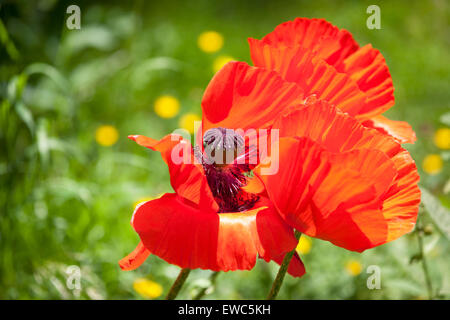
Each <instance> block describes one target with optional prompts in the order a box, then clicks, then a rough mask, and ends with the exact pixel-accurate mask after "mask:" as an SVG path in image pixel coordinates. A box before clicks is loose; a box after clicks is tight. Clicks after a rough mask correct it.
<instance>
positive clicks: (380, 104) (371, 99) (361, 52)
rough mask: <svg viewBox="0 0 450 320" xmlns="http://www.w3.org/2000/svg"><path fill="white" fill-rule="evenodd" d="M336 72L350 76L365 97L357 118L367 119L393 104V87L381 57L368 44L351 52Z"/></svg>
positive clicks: (387, 69)
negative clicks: (364, 102)
mask: <svg viewBox="0 0 450 320" xmlns="http://www.w3.org/2000/svg"><path fill="white" fill-rule="evenodd" d="M334 66H335V67H336V70H337V71H339V72H342V73H345V74H347V75H349V76H350V78H351V79H353V80H354V81H356V83H357V84H358V87H359V89H360V90H361V91H362V92H364V93H365V95H366V96H367V100H366V104H365V105H364V108H362V109H361V110H360V112H359V114H358V118H362V119H367V118H369V117H372V116H376V115H379V114H381V113H383V112H384V111H386V110H388V109H389V108H390V107H392V106H393V105H394V103H395V101H394V85H393V83H392V77H391V74H390V72H389V68H388V66H387V64H386V60H385V59H384V57H383V55H382V54H381V53H380V51H378V50H377V49H374V48H372V45H370V44H368V45H365V46H364V47H361V48H359V49H358V50H357V51H355V52H353V53H352V54H351V55H350V56H348V57H347V58H345V59H344V60H343V61H342V62H341V63H339V64H336V65H334Z"/></svg>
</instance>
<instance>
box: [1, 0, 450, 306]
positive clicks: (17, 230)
mask: <svg viewBox="0 0 450 320" xmlns="http://www.w3.org/2000/svg"><path fill="white" fill-rule="evenodd" d="M74 3H76V4H77V5H79V6H80V8H81V30H68V29H67V28H66V23H65V19H67V17H68V16H69V15H68V14H67V13H66V8H67V7H68V6H69V5H71V4H74ZM370 4H378V5H379V6H380V8H381V30H369V29H367V28H366V19H367V17H368V15H367V14H366V8H367V6H368V5H370ZM298 16H305V17H317V18H325V19H327V20H328V21H330V22H332V23H333V24H335V25H337V26H339V27H341V28H345V29H347V30H349V31H351V32H352V33H353V35H354V36H355V38H356V40H357V41H358V42H359V43H360V44H366V43H372V44H373V46H374V47H376V48H378V49H380V50H381V52H382V53H383V55H384V56H385V57H386V60H387V62H388V65H389V67H390V70H391V73H392V77H393V79H394V85H395V89H396V91H395V94H396V106H395V107H394V108H392V109H391V110H389V111H388V113H387V115H388V116H389V117H391V118H392V119H396V120H404V121H408V122H409V123H411V124H412V126H413V128H414V129H415V131H416V133H417V136H418V141H417V142H416V143H415V144H414V145H407V146H406V147H407V148H408V149H409V150H410V151H411V153H412V155H413V157H414V158H415V159H416V162H417V164H418V167H419V170H420V173H421V186H423V187H426V188H428V189H429V190H430V191H431V192H430V193H429V194H428V195H429V196H430V197H431V199H432V200H431V201H432V203H433V204H434V205H437V206H442V207H440V212H441V213H442V212H444V214H448V211H446V210H447V209H446V208H445V206H447V207H448V206H450V200H449V189H450V187H449V184H448V180H449V170H450V169H449V166H448V162H449V159H450V156H449V151H442V150H439V149H438V148H437V147H436V146H435V145H434V144H433V135H434V132H435V130H436V129H437V128H440V127H446V126H447V127H448V126H449V124H448V123H447V124H445V123H442V122H440V119H441V118H443V119H444V120H445V117H447V119H448V112H449V111H450V102H449V101H450V91H449V87H450V86H449V84H450V83H449V82H450V64H449V61H450V50H449V49H450V31H449V25H450V4H449V2H448V1H445V0H440V1H438V0H436V1H345V2H344V1H285V2H282V1H223V2H218V1H207V0H200V1H135V2H131V1H129V2H125V1H121V2H119V1H116V2H114V1H108V2H101V1H97V2H96V1H55V0H37V1H25V0H23V1H3V2H2V3H1V4H0V19H1V20H0V41H1V49H0V59H1V66H0V98H1V102H0V148H1V154H0V186H1V189H0V206H1V208H0V213H1V215H0V298H1V299H72V298H73V299H78V298H81V299H130V298H141V297H140V296H139V295H138V294H137V293H136V292H135V291H134V290H133V281H134V280H135V279H137V278H139V277H147V278H149V279H151V280H153V281H155V282H158V283H159V284H161V285H162V286H163V288H164V291H165V292H167V290H168V289H169V287H170V284H171V282H172V281H173V280H174V278H175V277H176V275H177V273H178V270H179V268H177V267H175V266H171V265H168V264H167V263H166V262H164V261H162V260H160V259H159V258H157V257H154V256H151V257H150V258H149V259H148V261H147V262H146V263H145V264H144V265H143V266H142V267H141V268H139V269H138V270H136V271H132V272H123V271H120V269H119V267H118V264H117V262H118V260H119V259H120V258H122V257H123V256H125V255H126V254H128V253H129V252H130V251H131V250H132V249H133V248H134V246H135V245H136V244H137V243H138V236H137V235H136V234H135V233H134V232H133V230H132V228H131V226H130V225H129V220H130V218H131V213H132V211H133V204H134V203H135V202H136V201H137V200H139V199H141V198H145V197H152V196H157V195H158V194H160V193H163V192H170V191H171V187H170V184H169V179H168V173H167V170H166V168H165V166H164V165H163V162H162V161H161V159H160V157H159V156H158V155H157V154H152V153H151V152H148V151H147V150H144V148H141V147H139V146H136V145H135V144H134V143H132V142H131V141H129V140H128V139H127V138H126V137H127V135H129V134H144V135H147V136H151V137H154V138H161V137H162V136H164V135H165V134H167V133H169V132H171V131H173V130H174V129H176V128H177V127H178V120H179V119H180V117H181V116H182V115H183V114H185V113H187V112H194V113H197V114H200V113H201V110H200V101H201V96H202V91H203V89H204V88H205V87H206V85H207V84H208V82H209V80H210V78H211V77H212V75H213V67H212V65H213V62H214V60H215V59H216V58H217V57H218V56H220V55H227V56H232V57H234V58H235V59H236V60H242V61H247V62H250V59H249V52H248V45H247V42H246V38H247V37H255V38H260V37H262V36H263V35H264V34H266V33H268V32H270V31H271V30H273V28H274V27H275V26H276V25H278V24H279V23H281V22H284V21H287V20H290V19H293V18H295V17H298ZM207 30H215V31H217V32H219V33H221V34H222V35H223V37H224V40H225V42H224V46H223V48H222V49H221V50H220V51H219V52H217V53H212V54H211V53H205V52H202V51H201V50H200V49H199V48H198V46H197V37H198V36H199V34H201V33H202V32H203V31H207ZM164 94H169V95H172V96H174V97H176V98H177V99H178V100H179V101H180V103H181V112H180V114H179V115H178V116H177V117H175V118H173V119H168V120H167V119H161V118H158V117H157V115H155V113H154V112H153V102H154V100H155V99H156V98H157V97H159V96H161V95H164ZM445 114H447V115H446V116H445ZM105 124H106V125H112V126H114V127H115V128H117V130H118V131H119V140H118V142H117V143H116V144H114V145H113V146H110V147H105V146H101V145H99V144H97V143H96V140H95V132H96V129H97V128H98V127H99V126H100V125H105ZM430 153H437V154H439V153H440V154H441V156H442V158H443V159H444V168H443V170H442V171H441V172H440V173H439V174H437V175H432V176H431V175H427V174H426V173H424V172H423V171H422V169H421V162H422V160H423V158H424V157H425V156H426V155H427V154H430ZM446 184H447V185H446ZM446 186H447V187H446ZM433 201H434V202H433ZM442 210H443V211H442ZM424 212H425V210H422V211H421V219H422V221H423V223H424V226H425V227H424V231H423V232H420V234H421V235H422V236H423V238H424V239H423V240H424V252H423V254H424V255H425V256H426V257H427V262H428V268H429V275H430V279H431V282H432V286H433V293H432V295H433V297H434V298H447V299H448V298H450V272H449V270H450V268H449V262H450V259H449V252H450V251H449V248H450V246H449V243H448V238H446V237H445V235H444V234H443V233H442V230H440V229H439V228H436V224H437V225H439V221H433V220H432V218H431V216H430V215H426V214H425V213H424ZM435 220H436V219H435ZM425 231H426V232H425ZM417 236H418V232H417V230H416V231H415V232H413V233H411V234H409V235H406V236H404V237H402V238H401V239H399V240H396V241H394V242H392V243H389V244H386V245H383V246H381V247H379V248H375V249H373V250H369V251H366V252H364V253H363V254H356V253H352V252H348V251H346V250H343V249H340V248H337V247H335V246H333V245H331V244H329V243H327V242H324V241H320V240H315V239H314V240H313V242H312V248H311V251H310V253H309V254H304V255H303V257H302V258H303V259H304V261H305V265H306V268H307V272H308V273H307V275H306V276H304V277H303V278H301V279H293V278H291V277H289V276H288V277H287V279H286V281H285V284H284V286H283V288H282V290H281V293H280V296H279V298H288V299H304V298H306V299H400V298H402V299H422V298H428V295H427V287H426V281H425V277H424V273H423V270H422V256H421V255H420V254H419V255H418V253H419V252H420V251H419V247H418V241H417ZM350 260H356V261H359V263H360V264H361V266H362V272H361V274H359V275H356V276H352V275H350V274H349V273H348V272H347V271H346V269H345V266H346V264H347V263H348V261H350ZM69 265H77V266H80V268H81V273H82V283H81V284H82V290H81V292H73V291H71V290H69V289H68V288H67V286H66V277H67V274H66V273H65V272H66V268H67V266H69ZM369 265H378V266H380V268H381V270H382V282H381V283H382V288H381V289H380V290H368V289H367V287H366V280H367V277H368V276H369V275H368V274H367V273H366V268H367V267H368V266H369ZM276 270H277V265H275V264H273V263H270V264H267V263H265V262H258V264H257V266H256V268H255V269H254V270H252V271H242V272H234V273H231V272H228V273H221V274H219V275H218V277H217V279H216V284H215V287H214V290H208V291H207V292H208V293H209V295H207V296H206V297H205V298H212V299H215V298H222V299H251V298H263V297H265V296H266V294H267V292H268V291H269V288H270V285H271V283H272V280H273V279H274V275H275V273H276ZM210 274H211V272H209V271H201V270H195V271H194V272H192V273H191V276H190V278H189V280H188V283H187V285H186V287H185V288H184V289H183V291H182V293H181V295H180V297H181V298H191V297H193V296H194V295H195V294H196V293H198V291H199V290H201V288H203V287H207V286H209V285H210V284H209V282H208V277H209V275H210Z"/></svg>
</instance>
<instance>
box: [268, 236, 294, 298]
mask: <svg viewBox="0 0 450 320" xmlns="http://www.w3.org/2000/svg"><path fill="white" fill-rule="evenodd" d="M301 235H302V234H301V233H300V232H298V231H295V237H296V238H297V240H299V239H300V236H301ZM295 250H296V248H294V249H293V250H292V251H289V252H288V253H286V255H285V256H284V259H283V263H282V264H281V266H280V269H279V270H278V273H277V277H276V278H275V280H274V282H273V284H272V288H271V289H270V292H269V295H268V296H267V300H275V299H276V297H277V295H278V292H279V291H280V289H281V285H282V284H283V280H284V276H285V275H286V272H287V270H288V268H289V263H290V262H291V260H292V257H293V256H294V253H295Z"/></svg>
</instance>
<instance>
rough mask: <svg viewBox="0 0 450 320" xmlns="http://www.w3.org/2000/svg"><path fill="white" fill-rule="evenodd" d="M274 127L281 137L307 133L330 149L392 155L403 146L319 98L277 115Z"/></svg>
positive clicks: (307, 135)
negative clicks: (361, 150)
mask: <svg viewBox="0 0 450 320" xmlns="http://www.w3.org/2000/svg"><path fill="white" fill-rule="evenodd" d="M299 123H301V124H302V125H301V126H299V125H298V124H299ZM273 128H275V129H279V136H280V137H290V136H298V137H308V138H310V139H312V140H313V141H316V142H318V143H320V144H321V145H322V146H323V147H324V148H325V149H326V150H328V151H330V152H346V151H351V150H355V149H377V150H380V151H382V152H384V153H385V154H386V155H388V156H389V157H393V156H394V155H396V154H397V153H399V152H400V151H401V150H402V149H401V146H400V144H399V143H397V142H396V141H395V140H394V139H391V138H390V137H389V136H387V135H385V134H381V133H380V132H378V131H376V130H374V129H370V128H366V127H364V126H363V125H361V123H360V122H359V121H357V120H356V119H354V118H353V117H350V116H349V115H347V114H345V113H342V112H340V111H339V110H338V109H337V108H335V107H333V106H331V105H330V104H329V103H328V102H326V101H321V100H315V99H309V100H308V101H306V103H305V105H303V106H299V107H296V108H290V109H287V110H286V111H285V112H284V113H282V114H280V116H279V117H278V118H277V120H276V121H275V123H274V125H273Z"/></svg>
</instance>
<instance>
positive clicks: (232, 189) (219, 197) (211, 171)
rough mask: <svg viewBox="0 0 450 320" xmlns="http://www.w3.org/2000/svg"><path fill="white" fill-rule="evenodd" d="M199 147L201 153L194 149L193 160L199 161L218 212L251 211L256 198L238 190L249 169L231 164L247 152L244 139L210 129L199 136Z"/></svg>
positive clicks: (245, 180)
mask: <svg viewBox="0 0 450 320" xmlns="http://www.w3.org/2000/svg"><path fill="white" fill-rule="evenodd" d="M203 145H204V152H203V153H201V152H200V151H199V149H198V148H197V149H196V156H197V157H198V158H199V159H200V160H201V163H202V165H203V169H204V170H205V174H206V179H207V181H208V185H209V187H210V189H211V192H212V194H213V196H214V199H215V200H216V202H217V204H218V205H219V212H241V211H245V210H249V209H251V208H252V207H253V206H254V205H255V203H256V202H257V201H258V200H259V197H258V196H257V195H254V194H249V193H247V192H245V191H243V190H242V187H243V186H245V185H246V184H247V177H246V174H248V173H249V172H250V171H251V169H250V167H249V165H248V164H246V163H244V164H239V163H237V162H236V161H235V159H236V158H237V157H238V156H240V155H241V154H244V155H246V153H249V152H250V151H249V150H248V148H247V149H246V148H245V141H244V138H243V137H242V136H241V135H239V134H238V133H237V132H236V131H234V130H232V129H226V128H213V129H209V130H208V131H206V132H205V134H204V135H203Z"/></svg>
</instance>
